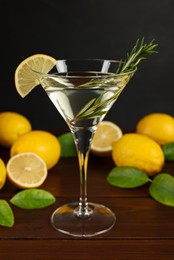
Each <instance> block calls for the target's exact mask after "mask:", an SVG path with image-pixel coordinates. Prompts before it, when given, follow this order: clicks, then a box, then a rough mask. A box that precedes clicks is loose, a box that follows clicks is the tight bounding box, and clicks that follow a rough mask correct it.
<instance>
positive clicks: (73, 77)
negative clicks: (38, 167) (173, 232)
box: [36, 59, 136, 237]
mask: <svg viewBox="0 0 174 260" xmlns="http://www.w3.org/2000/svg"><path fill="white" fill-rule="evenodd" d="M118 64H119V62H117V61H111V60H95V59H93V60H89V59H87V60H59V61H57V63H56V66H55V67H54V68H53V70H52V71H51V72H50V73H49V74H42V73H40V72H36V73H39V78H40V83H41V85H42V87H43V88H44V90H45V91H46V93H47V94H48V96H49V98H50V100H51V101H52V103H53V104H54V106H55V107H56V109H57V110H58V112H59V113H60V114H61V116H62V117H63V118H64V120H65V121H66V123H67V124H68V126H69V129H70V131H71V132H72V134H73V137H74V142H75V145H76V149H77V155H78V162H79V172H80V198H79V201H77V202H74V203H68V204H65V205H63V206H60V207H59V208H58V209H56V210H55V211H54V213H53V214H52V216H51V223H52V225H53V227H54V228H55V229H56V230H58V231H60V232H62V233H64V234H67V235H71V236H76V237H92V236H95V235H99V234H102V233H104V232H106V231H108V230H110V229H111V228H112V227H113V226H114V224H115V221H116V217H115V214H114V213H113V212H112V211H111V210H110V209H109V208H107V207H106V206H104V205H101V204H96V203H92V202H88V200H87V166H88V157H89V152H90V146H91V142H92V138H93V136H94V133H95V131H96V129H97V125H98V123H99V122H101V121H102V120H103V118H104V117H105V115H106V114H107V112H108V111H109V109H110V108H111V107H112V105H113V104H114V102H115V101H116V100H117V98H118V96H119V95H120V93H121V91H122V90H123V89H124V87H125V86H126V84H127V83H128V81H129V80H130V79H131V77H132V76H133V74H134V73H135V71H136V68H135V69H134V70H132V71H130V72H128V73H124V74H116V70H117V67H118ZM53 152H54V151H53Z"/></svg>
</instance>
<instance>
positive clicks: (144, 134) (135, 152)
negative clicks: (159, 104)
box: [91, 113, 174, 176]
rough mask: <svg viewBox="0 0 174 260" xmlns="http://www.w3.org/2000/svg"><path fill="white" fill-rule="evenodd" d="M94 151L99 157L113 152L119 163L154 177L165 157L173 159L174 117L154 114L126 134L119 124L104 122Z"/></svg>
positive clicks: (95, 138)
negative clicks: (133, 130) (132, 131)
mask: <svg viewBox="0 0 174 260" xmlns="http://www.w3.org/2000/svg"><path fill="white" fill-rule="evenodd" d="M111 129H112V132H110V131H111ZM91 151H92V153H94V154H95V155H96V154H97V155H99V156H103V155H104V156H106V155H110V154H111V155H112V159H113V161H114V163H115V164H116V166H131V167H136V168H138V169H140V170H142V171H144V172H146V173H147V175H149V176H153V175H155V174H157V173H159V172H160V171H161V170H162V169H163V166H164V163H165V160H174V118H173V117H172V116H171V115H168V114H165V113H151V114H149V115H146V116H144V117H142V118H141V119H140V120H139V121H138V122H137V125H136V131H135V133H126V134H123V133H122V130H121V129H120V127H118V126H117V125H116V124H114V123H111V122H107V121H103V122H102V123H100V124H99V126H98V128H97V131H96V133H95V135H94V139H93V142H92V146H91Z"/></svg>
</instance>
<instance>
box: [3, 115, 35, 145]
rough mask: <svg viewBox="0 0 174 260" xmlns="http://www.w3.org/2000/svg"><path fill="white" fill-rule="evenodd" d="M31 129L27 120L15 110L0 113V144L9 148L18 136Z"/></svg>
mask: <svg viewBox="0 0 174 260" xmlns="http://www.w3.org/2000/svg"><path fill="white" fill-rule="evenodd" d="M31 129H32V127H31V124H30V122H29V120H28V119H27V118H26V117H25V116H23V115H21V114H19V113H16V112H1V113H0V145H2V146H4V147H6V148H10V147H11V146H12V144H13V143H14V142H15V141H16V140H17V139H18V137H19V136H21V135H23V134H25V133H28V132H30V131H31Z"/></svg>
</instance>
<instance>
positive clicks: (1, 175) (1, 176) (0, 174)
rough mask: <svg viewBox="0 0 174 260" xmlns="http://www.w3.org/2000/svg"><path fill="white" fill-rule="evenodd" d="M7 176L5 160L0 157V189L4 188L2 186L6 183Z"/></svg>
mask: <svg viewBox="0 0 174 260" xmlns="http://www.w3.org/2000/svg"><path fill="white" fill-rule="evenodd" d="M6 176H7V172H6V167H5V164H4V162H3V160H2V159H0V189H2V187H3V186H4V184H5V181H6Z"/></svg>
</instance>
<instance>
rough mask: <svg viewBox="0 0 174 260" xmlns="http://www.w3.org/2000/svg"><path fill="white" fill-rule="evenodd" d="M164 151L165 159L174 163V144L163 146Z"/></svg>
mask: <svg viewBox="0 0 174 260" xmlns="http://www.w3.org/2000/svg"><path fill="white" fill-rule="evenodd" d="M162 149H163V152H164V156H165V159H166V160H168V161H174V142H172V143H168V144H165V145H163V146H162Z"/></svg>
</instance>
